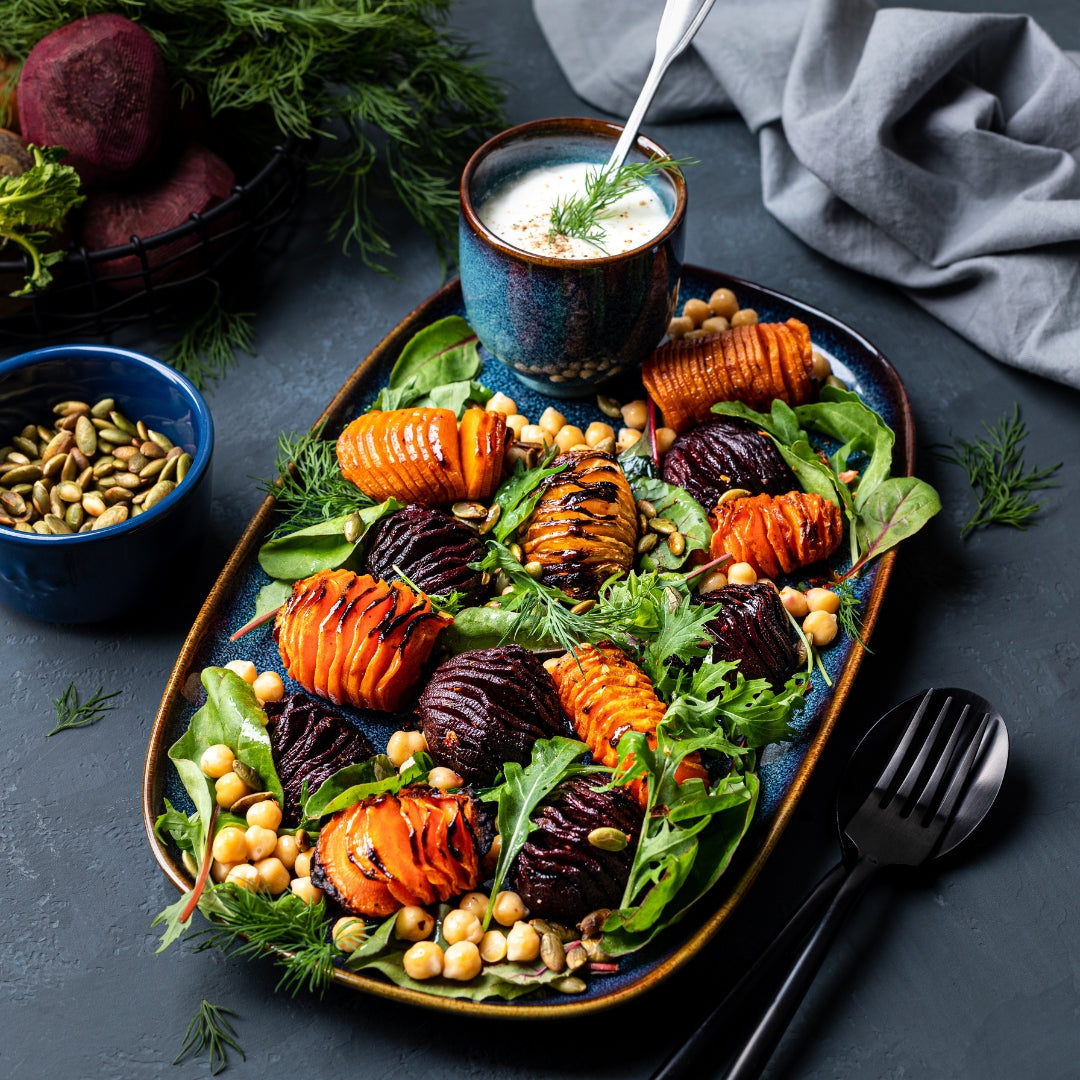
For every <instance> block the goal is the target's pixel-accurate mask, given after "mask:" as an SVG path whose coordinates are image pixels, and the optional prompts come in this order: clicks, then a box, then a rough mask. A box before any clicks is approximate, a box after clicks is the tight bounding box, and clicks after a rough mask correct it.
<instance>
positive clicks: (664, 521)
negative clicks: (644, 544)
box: [649, 517, 679, 536]
mask: <svg viewBox="0 0 1080 1080" xmlns="http://www.w3.org/2000/svg"><path fill="white" fill-rule="evenodd" d="M678 527H679V526H678V525H676V524H675V522H674V521H672V520H671V518H662V517H657V518H653V519H652V521H650V522H649V528H650V529H652V531H653V532H655V533H659V534H660V535H661V536H670V535H671V534H672V533H673V532H675V531H676V530H677V529H678Z"/></svg>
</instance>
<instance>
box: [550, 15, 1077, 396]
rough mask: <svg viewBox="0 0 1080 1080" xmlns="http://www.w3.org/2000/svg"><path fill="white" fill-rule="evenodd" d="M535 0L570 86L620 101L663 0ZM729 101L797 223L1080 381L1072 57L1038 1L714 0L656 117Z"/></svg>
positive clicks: (1041, 370) (768, 196)
mask: <svg viewBox="0 0 1080 1080" xmlns="http://www.w3.org/2000/svg"><path fill="white" fill-rule="evenodd" d="M533 3H534V8H535V11H536V15H537V18H538V20H539V22H540V25H541V27H542V29H543V31H544V34H545V35H546V37H547V39H548V42H549V44H550V45H551V48H552V50H553V52H554V53H555V57H556V59H557V60H558V61H559V63H560V65H561V66H562V68H563V70H564V72H565V73H566V76H567V78H568V79H569V80H570V83H571V85H572V86H573V87H574V89H575V91H576V92H577V93H578V94H579V95H580V96H581V97H583V98H584V99H585V100H586V101H588V102H590V103H591V104H593V105H594V106H597V107H598V108H600V109H603V110H605V111H607V112H610V113H614V114H616V115H618V116H625V115H627V114H628V113H629V111H630V108H631V106H632V104H633V101H634V98H635V97H636V95H637V92H638V89H639V87H640V86H641V84H642V82H643V81H644V78H645V73H646V72H647V70H648V68H649V64H650V62H651V60H652V50H653V41H654V39H655V34H656V26H657V24H658V22H659V17H660V11H661V10H662V7H663V4H662V3H661V0H533ZM598 42H603V43H604V47H603V48H597V43H598ZM732 105H733V106H734V107H735V108H736V109H737V110H738V111H739V112H740V113H741V115H742V116H743V118H744V119H745V121H746V123H747V124H748V126H749V127H750V129H751V130H752V131H754V132H756V133H757V135H758V139H759V144H760V148H761V175H762V193H763V198H764V202H765V206H766V207H767V208H768V209H769V211H770V212H771V213H772V214H773V215H774V216H775V217H776V218H778V219H779V220H780V221H781V222H783V224H784V225H786V226H787V227H788V228H789V229H790V230H791V231H792V232H793V233H795V234H796V235H797V236H799V237H800V238H801V239H802V240H804V241H805V242H806V243H807V244H809V245H811V246H812V247H814V248H816V249H817V250H818V251H821V252H823V253H824V254H826V255H829V256H830V257H831V258H833V259H836V260H837V261H838V262H840V263H843V264H844V265H845V266H850V267H854V268H855V269H858V270H862V271H864V272H866V273H868V274H873V275H875V276H877V277H880V278H884V279H885V280H887V281H891V282H893V283H895V284H896V285H898V286H900V288H902V289H903V290H904V291H905V292H906V293H907V294H908V295H910V296H911V297H912V299H914V300H915V301H916V302H917V303H918V304H920V305H921V306H922V307H924V308H925V309H926V310H927V311H929V312H930V313H931V314H933V315H935V316H936V317H937V318H939V319H940V320H941V321H942V322H944V323H945V324H946V325H948V326H950V327H952V329H954V330H955V331H957V332H958V333H960V334H962V335H964V336H965V337H967V338H968V339H969V340H971V341H973V342H974V343H975V344H977V345H979V346H980V347H981V348H983V349H985V350H986V352H988V353H990V354H991V355H992V356H994V357H996V358H997V359H998V360H1001V361H1003V362H1004V363H1006V364H1012V365H1014V366H1015V367H1019V368H1025V369H1027V370H1029V371H1033V372H1035V373H1037V374H1039V375H1045V376H1047V377H1048V378H1051V379H1056V380H1058V381H1060V382H1063V383H1067V384H1070V385H1072V386H1076V387H1080V66H1078V63H1076V62H1073V61H1072V60H1070V58H1069V55H1067V54H1065V53H1063V52H1062V51H1061V50H1060V49H1059V48H1058V47H1057V46H1056V45H1055V44H1054V42H1053V41H1051V40H1050V38H1049V37H1048V36H1047V35H1046V34H1045V33H1044V32H1043V30H1042V29H1041V28H1040V27H1039V26H1038V24H1036V23H1035V22H1034V21H1033V20H1032V19H1030V18H1029V17H1028V16H1025V15H965V14H955V13H948V12H928V11H916V10H911V9H901V8H892V9H885V10H878V9H876V8H875V7H874V6H873V5H872V4H871V3H869V2H868V0H752V2H750V3H747V2H745V0H718V2H717V4H716V6H715V7H714V8H713V10H712V12H711V14H710V15H709V17H708V18H707V19H706V21H705V23H704V24H703V26H702V27H701V29H700V31H699V32H698V35H697V37H696V39H695V41H694V43H693V45H692V46H691V47H690V48H689V49H688V50H687V51H686V52H685V53H684V54H683V56H681V57H680V58H679V59H678V60H676V61H675V64H674V65H673V66H672V68H671V69H670V70H669V71H668V74H667V75H666V76H665V79H664V82H663V83H662V84H661V88H660V92H659V94H658V97H657V99H656V101H655V102H654V105H653V107H652V109H651V110H650V114H649V119H650V120H651V121H652V122H654V123H656V122H663V121H670V120H680V119H686V118H688V117H691V116H698V115H703V114H706V113H709V112H715V111H717V110H719V109H724V108H730V107H731V106H732Z"/></svg>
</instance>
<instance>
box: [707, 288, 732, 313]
mask: <svg viewBox="0 0 1080 1080" xmlns="http://www.w3.org/2000/svg"><path fill="white" fill-rule="evenodd" d="M709 310H710V311H711V312H712V313H713V314H714V315H720V316H722V317H723V318H725V319H730V318H731V316H732V315H734V314H735V312H736V311H738V310H739V301H738V300H737V299H736V298H735V294H734V293H733V292H732V291H731V290H730V289H717V290H716V291H715V292H714V293H713V294H712V296H710V297H709Z"/></svg>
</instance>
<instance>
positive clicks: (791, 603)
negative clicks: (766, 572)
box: [780, 585, 810, 619]
mask: <svg viewBox="0 0 1080 1080" xmlns="http://www.w3.org/2000/svg"><path fill="white" fill-rule="evenodd" d="M780 602H781V603H782V604H783V605H784V607H785V608H787V610H788V611H789V612H791V614H792V615H794V616H795V618H796V619H805V618H806V616H807V615H809V614H810V606H809V605H808V604H807V602H806V596H805V595H804V594H803V593H801V592H799V590H798V589H793V588H792V587H791V586H790V585H785V586H784V587H783V588H782V589H781V590H780Z"/></svg>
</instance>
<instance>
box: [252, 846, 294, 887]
mask: <svg viewBox="0 0 1080 1080" xmlns="http://www.w3.org/2000/svg"><path fill="white" fill-rule="evenodd" d="M254 866H255V869H256V870H257V871H258V872H259V888H260V889H265V890H266V891H267V892H268V893H270V895H271V896H279V895H280V894H281V893H283V892H284V891H285V890H286V889H287V888H288V887H289V881H290V877H289V871H288V869H287V868H286V866H285V864H284V863H283V862H282V861H281V860H280V859H278V858H275V857H274V856H273V855H271V856H270V857H269V858H266V859H259V860H258V861H257V862H256V863H255V864H254Z"/></svg>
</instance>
